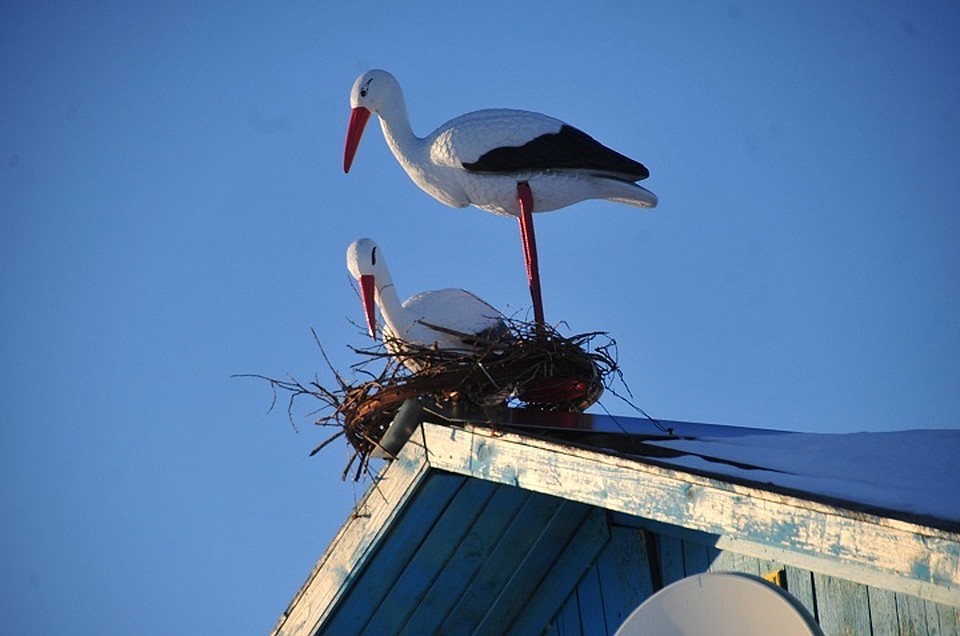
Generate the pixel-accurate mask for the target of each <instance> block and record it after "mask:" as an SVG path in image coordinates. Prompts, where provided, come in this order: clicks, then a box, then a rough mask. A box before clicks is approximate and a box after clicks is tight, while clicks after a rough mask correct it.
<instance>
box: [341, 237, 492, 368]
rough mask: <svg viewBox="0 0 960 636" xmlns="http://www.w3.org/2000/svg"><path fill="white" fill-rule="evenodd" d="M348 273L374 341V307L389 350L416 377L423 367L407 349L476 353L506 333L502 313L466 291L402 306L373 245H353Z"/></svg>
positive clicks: (421, 297) (424, 296) (429, 295)
mask: <svg viewBox="0 0 960 636" xmlns="http://www.w3.org/2000/svg"><path fill="white" fill-rule="evenodd" d="M347 269H348V270H349V271H350V274H351V275H352V276H353V277H354V278H356V279H357V281H358V282H359V285H360V295H361V299H362V301H363V311H364V315H365V317H366V320H367V328H368V329H369V331H370V336H371V337H373V338H376V333H377V322H376V314H375V311H374V306H376V307H377V308H379V309H380V315H381V316H382V317H383V322H384V327H383V341H384V344H385V346H386V347H387V350H388V351H390V353H392V354H394V355H396V356H398V357H399V358H400V360H401V361H402V362H403V364H404V365H405V366H406V367H407V368H409V369H410V370H411V371H417V370H418V369H419V366H418V365H417V364H416V362H415V361H413V360H410V359H409V358H407V357H404V356H403V355H402V354H403V345H404V344H405V343H409V344H413V345H419V346H423V347H433V346H436V347H437V348H438V349H445V350H452V351H470V350H473V349H475V348H476V344H477V340H478V339H479V340H481V341H490V340H496V339H498V338H499V337H501V336H502V335H503V334H504V333H505V332H506V331H507V325H506V322H505V321H504V319H503V316H502V314H501V313H500V312H499V311H497V310H496V309H495V308H494V307H493V306H491V305H490V304H489V303H487V302H485V301H483V300H481V299H480V298H478V297H477V296H475V295H473V294H471V293H470V292H468V291H465V290H463V289H437V290H434V291H425V292H421V293H419V294H416V295H414V296H411V297H410V298H408V299H407V300H405V301H403V302H402V303H401V302H400V297H399V296H398V295H397V290H396V288H395V287H394V285H393V279H392V278H391V277H390V271H389V270H388V269H387V264H386V262H385V261H384V259H383V252H382V251H381V250H380V248H379V246H377V244H376V243H375V242H374V241H373V240H372V239H368V238H362V239H358V240H356V241H354V242H353V243H351V244H350V246H349V247H348V248H347ZM434 327H440V329H435V328H434ZM471 336H473V337H474V338H471Z"/></svg>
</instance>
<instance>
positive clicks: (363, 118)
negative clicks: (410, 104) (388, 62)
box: [343, 69, 402, 172]
mask: <svg viewBox="0 0 960 636" xmlns="http://www.w3.org/2000/svg"><path fill="white" fill-rule="evenodd" d="M398 96H400V97H402V92H401V91H400V84H398V83H397V79H396V78H395V77H394V76H393V75H391V74H390V73H388V72H386V71H381V70H379V69H373V70H370V71H367V72H366V73H364V74H363V75H361V76H360V77H358V78H357V81H356V82H354V83H353V90H351V91H350V108H352V109H353V110H352V112H351V113H350V123H349V125H348V126H347V139H346V141H345V142H344V145H343V171H344V172H350V166H351V165H352V164H353V156H354V155H355V154H356V152H357V147H358V146H359V145H360V138H361V137H362V136H363V129H364V128H365V127H366V125H367V120H368V119H370V114H371V113H377V114H381V113H382V111H383V108H384V106H385V105H386V104H388V103H390V102H393V101H396V100H397V98H398Z"/></svg>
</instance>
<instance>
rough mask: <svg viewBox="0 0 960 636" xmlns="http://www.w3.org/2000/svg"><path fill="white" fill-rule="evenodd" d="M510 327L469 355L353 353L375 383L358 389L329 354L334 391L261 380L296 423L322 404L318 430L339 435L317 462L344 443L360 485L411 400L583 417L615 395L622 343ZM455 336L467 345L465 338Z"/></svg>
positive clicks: (391, 349)
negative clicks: (301, 400)
mask: <svg viewBox="0 0 960 636" xmlns="http://www.w3.org/2000/svg"><path fill="white" fill-rule="evenodd" d="M506 324H507V327H508V328H507V329H506V330H505V332H503V333H501V334H498V335H495V336H490V337H489V338H483V337H478V336H470V344H471V346H472V349H470V350H463V351H451V350H448V349H438V348H436V347H433V346H423V345H418V344H411V343H405V342H404V343H401V342H399V341H396V340H391V339H389V338H387V339H386V342H385V343H384V344H382V345H379V346H377V347H373V348H359V349H358V348H354V349H353V350H354V352H355V353H357V354H358V355H359V356H361V358H362V360H361V361H360V362H358V363H357V364H355V365H353V370H354V371H355V372H357V373H362V374H364V375H366V376H367V377H368V378H369V379H367V380H364V381H360V382H357V383H348V382H347V381H346V380H345V379H344V378H343V377H342V376H341V375H340V374H339V373H338V372H337V371H336V369H334V368H333V366H332V364H330V361H329V359H327V357H326V354H325V353H324V359H325V360H326V362H327V365H328V367H329V368H330V369H331V371H333V373H334V377H335V379H336V381H337V388H335V389H332V390H331V389H328V388H325V387H324V386H322V385H321V384H320V383H319V381H317V380H314V381H313V382H310V383H309V384H306V385H304V384H301V383H300V382H298V381H297V380H295V379H293V378H289V379H287V380H276V379H272V378H267V377H265V376H256V377H260V378H263V379H266V380H267V381H269V382H270V383H271V385H272V387H273V389H274V391H276V390H277V389H280V390H282V391H286V392H288V393H289V394H290V402H289V404H288V415H289V416H290V417H291V421H292V408H293V402H294V401H295V400H296V399H297V398H298V397H301V396H305V395H310V396H312V397H315V398H317V399H319V400H320V402H321V403H322V404H321V406H320V408H319V409H318V410H317V411H315V413H317V414H319V415H320V416H319V417H318V418H317V419H316V420H315V423H316V424H318V425H321V426H335V427H337V428H339V429H340V430H338V431H337V432H336V433H335V434H334V435H333V436H331V437H329V438H327V439H326V440H325V441H324V442H323V443H321V444H320V445H319V446H317V447H316V448H315V449H314V450H313V452H311V455H313V454H316V453H317V452H319V451H320V450H321V449H323V448H325V447H326V446H327V445H328V444H330V443H331V442H332V441H334V440H335V439H338V438H339V437H341V436H345V437H346V439H347V441H348V442H349V443H350V445H351V446H352V447H353V449H354V452H353V454H352V456H351V458H350V460H349V463H348V464H347V467H346V469H345V470H344V474H343V477H344V478H346V476H347V474H349V472H350V470H351V468H352V467H353V465H354V463H355V461H356V460H357V459H359V460H360V462H359V464H357V470H356V474H355V479H359V477H360V476H361V474H363V472H364V471H365V470H368V467H369V461H370V458H371V453H372V452H373V451H374V450H375V449H377V448H378V447H379V443H380V439H381V438H382V437H383V434H384V432H385V431H386V429H387V427H388V426H389V425H390V423H391V422H392V421H393V418H394V416H395V415H396V413H397V411H398V410H399V408H400V406H401V405H402V404H403V402H404V401H405V400H407V399H410V398H419V399H421V400H426V401H429V402H432V403H434V404H435V405H436V406H438V407H443V406H450V405H452V404H455V403H464V402H466V403H468V404H472V405H477V406H481V407H488V406H492V405H498V404H504V403H507V404H511V405H522V406H526V407H528V408H538V409H541V410H547V411H582V410H584V409H585V408H587V407H588V406H590V405H591V404H593V403H594V402H596V401H597V400H598V399H599V398H600V395H601V394H602V393H603V391H604V389H605V388H609V384H610V378H611V377H612V375H614V374H616V375H619V373H620V371H619V369H618V367H617V360H616V342H615V341H614V340H613V339H612V338H610V337H609V336H608V335H607V334H606V333H604V332H590V333H584V334H578V335H574V336H571V337H564V336H562V335H561V334H560V333H559V332H558V331H557V330H556V329H555V328H553V327H550V326H546V325H536V324H533V323H526V322H521V321H517V320H509V321H507V323H506ZM427 326H430V327H431V328H433V329H436V330H438V331H447V332H448V333H452V332H449V331H448V330H445V329H443V328H442V327H437V326H433V325H427ZM454 335H458V336H461V337H463V338H465V339H466V338H467V336H466V335H465V334H454ZM314 337H315V338H316V334H314ZM318 345H319V340H318ZM320 348H321V351H323V347H322V346H321V347H320ZM378 362H383V363H384V364H383V366H382V368H381V369H380V370H379V371H378V372H373V371H371V370H370V369H371V367H372V366H374V364H375V363H378ZM411 368H412V369H413V370H411ZM274 399H276V394H275V396H274Z"/></svg>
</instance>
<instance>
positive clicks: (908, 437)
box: [647, 427, 960, 523]
mask: <svg viewBox="0 0 960 636" xmlns="http://www.w3.org/2000/svg"><path fill="white" fill-rule="evenodd" d="M684 432H685V433H688V434H689V432H688V431H684ZM718 432H720V435H711V433H710V427H702V428H700V429H699V430H698V435H697V436H696V437H695V438H694V439H689V438H684V439H677V440H662V441H649V442H647V443H649V444H653V445H656V446H659V447H662V448H668V449H671V450H675V451H679V452H681V453H683V454H682V455H680V456H677V457H672V458H667V459H663V460H661V461H664V462H666V463H669V464H672V465H674V466H677V467H685V468H691V469H696V470H700V471H708V472H711V473H715V474H722V475H727V476H730V477H737V478H742V479H749V480H751V481H754V482H757V481H760V482H766V483H770V484H773V485H776V486H779V487H782V488H790V489H793V490H798V491H802V492H806V493H811V494H816V495H819V496H827V497H835V498H838V499H842V500H846V501H850V502H856V503H859V504H863V505H866V506H874V507H878V508H881V509H885V510H891V511H898V512H903V513H908V514H911V515H921V516H930V517H934V518H937V519H942V520H946V521H952V522H958V523H960V430H909V431H898V432H887V433H849V434H831V433H790V432H781V433H775V432H772V431H768V430H764V431H757V433H756V434H750V433H749V432H748V431H746V430H745V429H739V431H738V433H739V434H737V435H730V433H729V430H725V429H723V428H722V427H721V429H718ZM704 456H707V457H710V458H717V459H723V460H727V461H729V462H737V463H740V464H749V465H752V466H758V467H762V468H763V469H764V470H749V469H744V468H741V467H738V466H735V465H731V464H727V463H722V462H717V461H711V460H708V459H705V458H704Z"/></svg>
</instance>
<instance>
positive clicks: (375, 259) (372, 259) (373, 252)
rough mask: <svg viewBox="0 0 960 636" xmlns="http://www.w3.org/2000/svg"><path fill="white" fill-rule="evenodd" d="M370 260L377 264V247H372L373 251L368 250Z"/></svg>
mask: <svg viewBox="0 0 960 636" xmlns="http://www.w3.org/2000/svg"><path fill="white" fill-rule="evenodd" d="M370 262H371V263H372V264H373V265H376V264H377V248H373V251H372V252H370Z"/></svg>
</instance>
